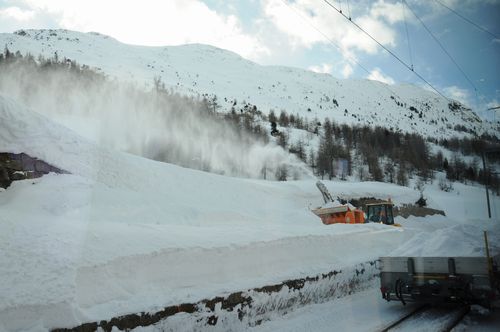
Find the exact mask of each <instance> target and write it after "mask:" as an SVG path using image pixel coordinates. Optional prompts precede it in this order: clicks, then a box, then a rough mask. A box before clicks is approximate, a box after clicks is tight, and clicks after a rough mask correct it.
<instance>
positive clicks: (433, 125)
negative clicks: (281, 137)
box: [0, 30, 500, 138]
mask: <svg viewBox="0 0 500 332" xmlns="http://www.w3.org/2000/svg"><path fill="white" fill-rule="evenodd" d="M0 43H3V44H4V45H5V46H6V47H7V48H8V49H9V50H10V51H12V52H16V51H20V52H21V53H23V54H26V53H30V54H32V55H34V56H35V57H36V56H38V55H39V54H42V55H43V56H45V57H53V56H54V54H56V53H57V56H58V57H60V58H63V57H64V58H67V59H71V60H76V61H77V62H79V63H81V64H85V65H88V66H90V67H92V68H95V69H96V70H97V71H100V72H103V73H105V74H106V75H108V76H111V77H115V78H118V79H121V80H126V81H132V82H135V83H139V84H141V85H144V86H145V87H146V88H152V87H153V82H154V80H158V81H161V83H162V84H165V86H166V88H168V89H171V90H173V91H174V92H178V93H181V94H185V95H194V96H196V95H197V96H207V97H210V98H212V97H213V96H217V101H218V103H219V105H220V106H221V110H222V111H226V112H229V111H230V110H231V108H232V107H233V106H235V107H236V108H237V107H238V103H242V102H246V103H251V104H253V105H256V107H257V108H258V109H259V110H261V111H263V112H264V113H269V112H270V111H271V110H273V111H274V112H278V113H279V112H281V111H283V110H284V111H286V112H287V113H288V114H298V115H300V116H303V117H305V118H307V119H309V120H313V119H317V120H319V121H322V120H324V119H325V118H330V119H331V120H333V121H335V122H337V123H340V124H343V123H346V124H350V125H354V124H358V125H369V126H382V127H385V128H388V129H390V130H393V131H396V132H408V133H418V134H421V135H423V136H426V137H434V138H448V137H453V136H458V137H464V136H465V137H472V136H476V135H477V136H480V135H483V134H487V135H491V136H496V137H500V135H499V132H500V128H498V125H497V127H495V124H493V123H490V122H487V121H483V120H482V119H480V118H479V116H477V115H476V114H475V113H474V112H473V111H472V110H471V109H469V108H467V107H465V106H464V105H462V104H461V103H459V102H457V101H453V100H447V99H445V98H443V97H442V96H439V95H437V94H435V93H434V92H431V91H428V90H425V89H422V88H419V87H417V86H414V85H410V84H406V83H405V84H398V85H387V84H384V83H382V82H378V81H370V80H359V79H353V80H340V79H337V78H335V77H333V76H331V75H330V74H319V73H314V72H311V71H307V70H304V69H299V68H293V67H284V66H261V65H259V64H256V63H254V62H251V61H249V60H246V59H244V58H242V57H241V56H239V55H237V54H235V53H233V52H230V51H226V50H223V49H220V48H216V47H213V46H210V45H203V44H187V45H180V46H161V47H156V46H155V47H150V46H138V45H127V44H124V43H121V42H119V41H118V40H116V39H114V38H112V37H109V36H106V35H103V34H100V33H96V32H88V33H81V32H75V31H69V30H18V31H16V32H14V33H2V34H0Z"/></svg>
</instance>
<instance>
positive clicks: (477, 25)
mask: <svg viewBox="0 0 500 332" xmlns="http://www.w3.org/2000/svg"><path fill="white" fill-rule="evenodd" d="M434 1H436V2H437V3H439V4H440V5H441V6H443V7H444V8H446V9H448V10H449V11H451V12H452V13H453V14H455V15H457V16H458V17H460V18H461V19H463V20H464V21H466V22H467V23H470V24H471V25H473V26H475V27H476V28H478V29H479V30H481V31H483V32H486V33H487V34H489V35H491V36H493V37H494V38H497V39H500V37H499V36H498V35H496V34H494V33H493V32H491V31H489V30H487V29H485V28H483V27H482V26H480V25H479V24H476V23H474V22H472V21H471V20H470V19H468V18H467V17H465V16H463V15H462V14H460V13H459V12H457V11H456V10H454V9H453V8H451V7H448V6H447V5H445V4H444V3H443V2H441V1H439V0H434Z"/></svg>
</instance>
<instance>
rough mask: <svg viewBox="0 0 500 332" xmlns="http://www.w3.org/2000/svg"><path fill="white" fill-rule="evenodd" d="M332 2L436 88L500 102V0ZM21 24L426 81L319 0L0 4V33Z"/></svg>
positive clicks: (25, 0) (2, 0) (482, 102)
mask: <svg viewBox="0 0 500 332" xmlns="http://www.w3.org/2000/svg"><path fill="white" fill-rule="evenodd" d="M329 2H330V3H331V4H332V5H333V6H335V7H336V8H338V9H340V8H342V10H343V13H344V14H346V15H348V16H350V17H351V19H352V21H354V22H355V23H356V24H358V25H360V26H361V27H363V28H364V29H365V30H366V31H368V32H369V33H370V34H371V35H373V36H374V37H375V38H376V39H377V40H378V41H379V42H381V43H382V44H383V45H384V46H385V47H387V48H388V49H390V50H391V51H392V52H393V53H395V54H396V55H397V56H398V57H399V58H400V59H401V60H402V61H404V62H405V63H407V64H408V65H413V67H414V69H415V71H416V72H417V73H419V74H420V75H421V76H423V77H424V78H425V79H426V80H427V81H429V82H430V83H431V84H432V85H433V86H434V87H435V88H437V89H438V90H439V91H440V92H441V93H442V94H444V95H446V96H447V97H449V98H453V99H457V100H460V101H462V102H464V103H466V104H467V105H468V106H470V107H472V108H473V109H474V110H476V112H477V113H479V114H480V115H481V116H483V117H488V118H492V117H493V116H494V111H486V109H487V108H489V107H492V106H499V105H500V75H499V73H500V38H498V36H500V0H426V1H419V0H406V2H404V1H402V0H401V1H400V0H358V1H347V0H344V1H339V0H329ZM439 2H441V3H443V4H445V5H446V6H448V7H450V8H452V9H453V10H455V11H457V12H458V13H460V14H461V15H463V16H465V17H466V18H467V19H469V20H471V21H473V22H474V23H476V24H478V25H479V26H481V27H482V28H484V29H486V30H488V31H490V32H491V33H492V34H493V35H491V34H488V33H485V32H484V31H481V30H480V29H478V28H476V27H475V26H473V25H471V24H470V23H468V22H466V21H464V20H463V19H462V18H460V17H458V16H457V15H456V14H454V13H453V12H451V11H450V10H449V9H447V8H445V7H444V6H442V5H441V4H440V3H439ZM410 9H411V10H412V11H414V12H415V13H416V14H417V16H418V17H419V18H420V19H421V20H422V21H423V22H424V24H425V25H426V26H427V28H428V29H429V30H430V31H431V32H432V33H433V34H434V35H435V36H436V38H437V39H438V40H439V42H440V43H441V44H442V45H443V46H444V47H445V49H446V50H447V52H448V53H449V54H450V55H451V56H452V57H453V59H454V60H455V62H456V63H457V64H458V65H459V66H460V68H461V69H462V71H463V72H464V73H465V75H464V74H463V73H461V71H460V70H459V69H458V68H457V66H456V65H455V64H454V63H453V61H452V60H451V59H450V58H449V57H448V56H447V55H446V54H445V52H443V50H442V49H441V48H440V46H439V45H438V44H437V43H436V41H435V40H434V39H433V38H432V37H431V36H430V35H429V33H428V32H427V31H426V29H425V28H424V26H423V25H422V24H421V23H420V21H419V20H418V19H417V18H416V17H415V16H414V15H413V13H412V12H411V11H410ZM21 28H65V29H71V30H78V31H83V32H87V31H97V32H100V33H103V34H107V35H110V36H112V37H115V38H116V39H118V40H120V41H122V42H125V43H131V44H140V45H156V46H158V45H179V44H184V43H205V44H211V45H214V46H217V47H221V48H224V49H229V50H231V51H234V52H236V53H238V54H240V55H241V56H243V57H245V58H247V59H250V60H252V61H255V62H257V63H260V64H264V65H286V66H293V67H300V68H305V69H310V70H314V71H318V72H328V73H330V74H332V75H333V76H335V77H338V78H356V79H359V78H370V79H376V80H380V81H383V82H386V83H389V84H394V83H412V84H417V85H422V86H424V85H425V83H423V82H422V81H421V80H420V79H418V78H417V76H416V75H415V74H414V73H412V72H411V71H409V70H408V69H406V68H405V67H404V66H403V65H401V64H400V63H399V62H398V61H397V60H396V59H394V58H393V57H392V56H390V55H389V54H388V53H387V52H386V51H384V50H383V49H382V48H381V47H380V46H378V45H377V44H375V43H374V42H373V41H371V40H370V39H369V38H368V37H366V36H365V35H364V34H363V33H362V32H361V31H360V30H359V29H357V28H356V27H355V26H354V24H352V23H351V22H349V21H348V20H346V19H345V18H344V17H342V16H341V15H340V14H339V13H338V12H336V11H335V10H334V9H333V8H331V7H330V6H328V4H326V3H325V1H322V0H246V1H235V0H224V1H223V0H204V1H202V0H169V1H160V0H142V1H126V0H121V1H119V0H108V1H99V0H85V1H82V0H73V1H71V0H0V32H13V31H15V30H17V29H21ZM406 30H408V34H407V33H406ZM408 37H409V38H408ZM410 49H411V52H410ZM465 76H466V77H465ZM475 89H476V90H475ZM498 112H500V111H497V113H498ZM499 118H500V114H497V115H496V119H499Z"/></svg>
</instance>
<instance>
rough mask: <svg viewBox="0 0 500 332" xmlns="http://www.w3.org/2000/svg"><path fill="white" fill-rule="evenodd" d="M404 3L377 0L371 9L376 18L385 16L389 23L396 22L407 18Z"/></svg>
mask: <svg viewBox="0 0 500 332" xmlns="http://www.w3.org/2000/svg"><path fill="white" fill-rule="evenodd" d="M404 10H405V9H404V5H403V3H402V2H398V3H387V2H385V1H384V0H379V1H377V2H376V3H375V4H374V5H373V7H372V9H371V10H370V13H371V16H372V17H374V18H378V17H383V18H385V19H386V20H387V21H388V22H389V23H391V24H394V23H397V22H400V21H403V20H404V18H405V12H404Z"/></svg>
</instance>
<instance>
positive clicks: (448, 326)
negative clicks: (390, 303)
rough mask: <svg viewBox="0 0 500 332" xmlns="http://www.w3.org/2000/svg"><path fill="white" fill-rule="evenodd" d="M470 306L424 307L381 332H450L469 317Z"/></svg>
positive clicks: (380, 331)
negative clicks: (466, 316)
mask: <svg viewBox="0 0 500 332" xmlns="http://www.w3.org/2000/svg"><path fill="white" fill-rule="evenodd" d="M469 310H470V306H465V305H464V306H459V307H457V306H454V307H433V306H430V305H427V304H426V305H422V306H420V307H418V308H416V309H415V310H413V311H411V312H409V313H408V314H406V315H405V316H403V317H401V318H400V319H398V320H396V321H394V322H392V323H391V324H389V325H387V326H386V327H384V328H382V329H381V330H379V332H388V331H391V332H394V331H412V332H413V331H439V332H449V331H451V330H452V329H453V328H454V327H455V326H457V324H458V323H460V321H461V320H462V319H463V318H464V317H465V315H467V313H468V312H469Z"/></svg>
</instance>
